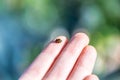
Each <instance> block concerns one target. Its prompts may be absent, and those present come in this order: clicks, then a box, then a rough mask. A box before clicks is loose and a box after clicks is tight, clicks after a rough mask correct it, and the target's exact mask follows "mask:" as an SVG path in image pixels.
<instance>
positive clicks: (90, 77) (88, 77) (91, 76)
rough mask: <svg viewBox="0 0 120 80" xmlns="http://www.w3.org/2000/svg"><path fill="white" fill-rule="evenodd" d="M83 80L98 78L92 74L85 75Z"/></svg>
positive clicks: (95, 79) (96, 79) (97, 79)
mask: <svg viewBox="0 0 120 80" xmlns="http://www.w3.org/2000/svg"><path fill="white" fill-rule="evenodd" d="M84 80H99V78H98V77H97V76H96V75H94V74H92V75H89V76H87V77H86V78H85V79H84Z"/></svg>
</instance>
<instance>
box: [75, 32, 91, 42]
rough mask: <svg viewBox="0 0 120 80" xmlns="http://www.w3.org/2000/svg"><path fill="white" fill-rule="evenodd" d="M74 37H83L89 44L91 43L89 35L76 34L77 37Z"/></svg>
mask: <svg viewBox="0 0 120 80" xmlns="http://www.w3.org/2000/svg"><path fill="white" fill-rule="evenodd" d="M74 37H82V38H83V39H84V40H86V41H87V42H88V43H89V37H88V35H87V34H85V33H80V32H79V33H76V34H75V35H74Z"/></svg>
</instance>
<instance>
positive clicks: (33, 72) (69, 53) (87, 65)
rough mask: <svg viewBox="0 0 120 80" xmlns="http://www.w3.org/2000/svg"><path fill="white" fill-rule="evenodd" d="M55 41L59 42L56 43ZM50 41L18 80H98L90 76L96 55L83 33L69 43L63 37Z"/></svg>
mask: <svg viewBox="0 0 120 80" xmlns="http://www.w3.org/2000/svg"><path fill="white" fill-rule="evenodd" d="M56 39H60V40H61V41H60V42H59V41H58V42H56ZM56 39H55V40H54V41H51V42H50V43H49V44H48V46H47V47H46V48H45V49H44V50H43V51H42V52H41V54H40V55H38V57H37V58H36V59H35V60H34V61H33V63H32V64H31V65H30V66H29V68H28V69H27V70H26V71H25V72H24V73H23V74H22V76H21V77H20V78H19V80H98V78H97V76H95V75H92V71H93V67H94V64H95V61H96V57H97V53H96V50H95V48H94V47H93V46H90V45H88V44H89V38H88V36H87V35H86V34H84V33H77V34H75V35H74V36H73V37H72V38H71V40H70V41H68V39H67V38H66V37H64V36H59V37H57V38H56Z"/></svg>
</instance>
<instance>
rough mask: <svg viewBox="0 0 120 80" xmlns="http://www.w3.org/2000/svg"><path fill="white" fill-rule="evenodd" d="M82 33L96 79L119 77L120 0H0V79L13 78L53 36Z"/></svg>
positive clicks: (117, 79) (15, 77)
mask: <svg viewBox="0 0 120 80" xmlns="http://www.w3.org/2000/svg"><path fill="white" fill-rule="evenodd" d="M76 32H85V33H86V34H88V36H89V37H90V39H91V41H90V44H91V45H93V46H95V47H96V49H97V52H98V58H97V62H96V65H95V69H94V73H95V74H97V75H98V76H99V78H100V80H120V0H0V80H17V79H18V78H19V76H20V75H21V74H22V73H23V71H24V70H25V69H26V68H27V67H28V66H29V64H30V63H31V62H32V61H33V60H34V59H35V57H36V56H37V55H38V54H39V53H40V52H41V50H42V49H43V48H44V46H45V45H46V44H47V43H48V42H49V41H50V40H52V39H54V38H55V37H56V36H59V35H64V36H67V37H68V38H71V36H72V35H73V34H74V33H76Z"/></svg>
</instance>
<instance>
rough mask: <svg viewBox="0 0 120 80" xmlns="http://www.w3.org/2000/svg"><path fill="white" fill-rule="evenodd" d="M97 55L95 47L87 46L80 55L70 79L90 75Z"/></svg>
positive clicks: (74, 79) (80, 79)
mask: <svg viewBox="0 0 120 80" xmlns="http://www.w3.org/2000/svg"><path fill="white" fill-rule="evenodd" d="M96 56H97V53H96V50H95V48H94V47H92V46H86V47H85V48H84V49H83V51H82V53H81V55H80V56H79V58H78V60H77V62H76V64H75V67H74V68H73V70H72V72H71V74H70V75H69V77H68V80H83V79H84V78H85V77H86V76H88V75H90V74H91V73H92V70H93V67H94V64H95V61H96Z"/></svg>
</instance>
